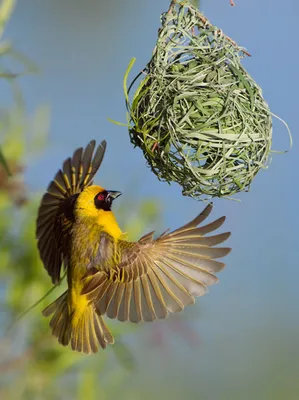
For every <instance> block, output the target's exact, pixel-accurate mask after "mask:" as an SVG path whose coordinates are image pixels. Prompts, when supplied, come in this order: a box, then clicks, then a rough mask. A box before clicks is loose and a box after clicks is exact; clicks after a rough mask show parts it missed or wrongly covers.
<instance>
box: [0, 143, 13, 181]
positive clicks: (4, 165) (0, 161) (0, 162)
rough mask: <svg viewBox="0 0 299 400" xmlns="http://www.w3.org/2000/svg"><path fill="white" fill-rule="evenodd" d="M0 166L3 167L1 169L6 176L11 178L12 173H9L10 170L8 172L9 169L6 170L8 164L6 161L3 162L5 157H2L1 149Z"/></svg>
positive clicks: (0, 151)
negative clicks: (3, 169)
mask: <svg viewBox="0 0 299 400" xmlns="http://www.w3.org/2000/svg"><path fill="white" fill-rule="evenodd" d="M0 164H2V165H3V167H4V168H5V170H6V172H7V174H8V175H9V176H12V173H11V172H10V170H9V168H8V164H7V162H6V160H5V157H4V155H3V153H2V150H1V149H0Z"/></svg>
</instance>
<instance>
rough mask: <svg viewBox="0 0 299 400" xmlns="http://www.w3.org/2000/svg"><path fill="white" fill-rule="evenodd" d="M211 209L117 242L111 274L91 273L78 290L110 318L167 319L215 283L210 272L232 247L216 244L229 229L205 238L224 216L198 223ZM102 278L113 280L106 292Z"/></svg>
mask: <svg viewBox="0 0 299 400" xmlns="http://www.w3.org/2000/svg"><path fill="white" fill-rule="evenodd" d="M211 210H212V205H211V204H210V205H208V206H207V207H206V208H205V210H203V212H202V213H200V214H199V215H198V216H197V217H196V218H194V219H193V220H192V221H191V222H189V223H187V224H185V225H184V226H182V227H181V228H178V229H176V230H175V231H173V232H170V233H167V232H165V233H163V234H162V235H161V236H160V237H158V238H157V239H156V240H154V239H153V232H151V233H150V234H147V235H144V236H143V237H142V238H141V239H140V240H139V241H138V242H136V243H130V242H126V241H120V242H119V243H118V246H119V249H118V251H119V259H120V262H119V263H118V265H115V268H112V270H113V273H111V274H110V275H109V273H108V274H107V275H105V274H104V272H103V271H99V272H97V273H95V275H94V276H93V277H92V278H91V280H90V281H89V282H88V283H86V285H85V287H84V288H83V291H82V293H85V294H87V295H88V297H89V299H90V300H91V301H94V302H95V303H96V304H98V307H99V308H100V310H101V312H102V313H105V312H106V314H107V316H108V317H110V318H118V319H119V320H121V321H127V320H129V321H131V322H140V321H152V320H154V319H160V318H166V317H167V316H168V314H169V313H175V312H178V311H181V310H183V309H184V307H185V306H186V305H188V304H193V303H194V302H195V297H197V296H202V295H204V294H205V293H206V292H207V290H208V286H210V285H213V284H215V283H216V282H217V281H218V278H217V277H216V276H215V275H214V274H215V273H217V272H219V271H221V270H222V269H223V268H224V266H225V265H224V263H222V262H219V261H216V259H218V258H221V257H224V256H226V255H227V254H228V253H229V252H230V250H231V249H230V248H228V247H214V246H216V245H219V244H221V243H223V242H225V241H226V240H227V239H228V238H229V236H230V233H229V232H226V233H221V234H215V235H211V236H205V235H206V234H208V233H211V232H214V231H215V230H217V229H218V228H219V227H221V226H222V224H223V223H224V221H225V217H222V218H218V219H216V220H215V221H213V222H211V223H208V224H206V225H204V226H200V227H198V224H200V223H202V222H203V221H205V219H206V218H207V217H208V215H209V214H210V213H211ZM95 267H96V270H99V269H100V268H99V266H95ZM110 272H111V271H110ZM105 280H106V281H109V282H111V281H113V282H114V283H113V284H112V286H111V287H110V288H109V290H108V289H106V286H105V283H103V282H105ZM112 288H113V289H112Z"/></svg>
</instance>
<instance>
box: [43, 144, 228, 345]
mask: <svg viewBox="0 0 299 400" xmlns="http://www.w3.org/2000/svg"><path fill="white" fill-rule="evenodd" d="M95 149H96V150H95ZM105 150H106V142H105V141H103V142H102V143H101V144H100V145H99V146H98V147H97V148H96V143H95V141H94V140H92V141H91V142H90V143H89V144H88V145H87V147H86V148H85V149H84V150H83V148H79V149H77V150H76V151H75V152H74V154H73V156H72V158H68V159H67V160H65V162H64V163H63V167H62V169H61V170H59V171H58V172H57V174H56V175H55V178H54V180H53V181H52V182H51V183H50V185H49V186H48V189H47V192H46V193H45V194H44V196H43V198H42V200H41V204H40V208H39V212H38V218H37V229H36V236H37V239H38V249H39V252H40V257H41V259H42V261H43V264H44V266H45V268H46V270H47V271H48V273H49V275H50V276H51V278H52V281H53V283H54V284H57V283H59V282H60V280H61V279H62V277H61V268H62V265H64V268H65V269H66V270H67V282H68V290H67V291H66V292H65V293H63V294H62V295H61V296H60V297H59V298H58V299H57V300H55V301H54V302H53V303H52V304H50V305H49V306H48V307H47V308H46V309H45V310H44V311H43V315H44V316H50V315H52V314H54V315H53V316H52V319H51V321H50V326H51V328H52V332H53V335H55V336H56V337H57V338H58V341H59V342H60V343H61V344H62V345H64V346H66V345H68V344H69V343H70V344H71V347H72V349H73V350H77V351H83V352H85V353H95V352H97V351H98V350H99V348H100V347H102V348H105V347H106V346H107V344H113V343H114V338H113V336H112V334H111V332H110V331H109V328H108V327H107V325H106V323H105V321H104V319H103V316H104V315H106V316H107V317H109V318H117V319H118V320H120V321H131V322H140V321H153V320H155V319H159V318H166V317H167V316H168V315H169V314H170V313H175V312H178V311H181V310H183V309H184V307H185V306H186V305H188V304H193V303H194V302H195V300H194V297H196V296H201V295H203V294H205V293H206V291H207V286H208V285H211V284H213V283H216V282H217V280H218V279H217V278H216V277H215V275H214V273H216V272H218V271H220V270H222V268H223V267H224V264H223V263H221V262H219V261H216V259H217V258H220V257H223V256H225V255H226V254H228V253H229V251H230V248H226V247H214V246H215V245H218V244H220V243H222V242H224V241H225V240H226V239H227V238H228V237H229V235H230V233H228V232H227V233H222V234H216V235H214V236H205V235H206V234H207V233H210V232H214V231H215V230H216V229H218V228H219V227H220V226H221V225H222V224H223V222H224V220H225V217H222V218H219V219H217V220H216V221H214V222H212V223H209V224H207V225H204V226H201V227H198V225H199V224H201V223H202V222H203V221H204V220H205V219H206V218H207V217H208V215H209V214H210V212H211V209H212V205H208V206H207V207H206V208H205V209H204V211H203V212H202V213H201V214H199V215H198V216H197V217H196V218H194V219H193V220H192V221H191V222H189V223H188V224H186V225H184V226H182V227H181V228H179V229H177V230H175V231H173V232H171V233H167V232H164V233H163V234H162V235H161V236H159V237H158V238H157V239H154V238H153V233H154V232H151V233H148V234H147V235H145V236H143V237H142V238H141V239H140V240H139V241H138V242H129V241H127V240H126V238H125V236H124V234H123V233H122V231H121V229H120V228H119V226H118V224H117V221H116V218H115V216H114V214H113V212H112V211H111V206H112V202H113V201H114V200H115V199H116V198H117V197H118V196H119V195H120V194H121V193H120V192H118V191H111V190H105V189H104V188H102V187H101V186H95V185H93V182H92V179H93V178H94V175H95V174H96V172H97V170H98V169H99V167H100V165H101V163H102V160H103V157H104V153H105Z"/></svg>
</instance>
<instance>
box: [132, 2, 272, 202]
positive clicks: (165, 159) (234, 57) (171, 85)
mask: <svg viewBox="0 0 299 400" xmlns="http://www.w3.org/2000/svg"><path fill="white" fill-rule="evenodd" d="M161 22H162V25H161V28H160V30H159V32H158V40H157V43H156V47H155V49H154V52H153V55H152V58H151V60H150V62H149V63H148V64H147V66H146V68H145V69H144V71H142V73H141V74H139V75H138V76H137V77H136V78H135V79H134V80H133V81H132V83H131V85H130V86H129V90H128V92H127V93H126V97H127V107H128V112H129V120H130V126H129V133H130V138H131V142H132V143H133V144H134V145H135V146H138V147H140V148H141V149H142V151H143V153H144V156H145V158H146V160H147V162H148V164H149V166H150V167H151V169H152V171H153V172H154V173H155V174H156V175H157V177H158V178H159V179H160V180H164V181H167V182H177V183H178V184H180V185H181V187H182V189H183V194H184V195H188V196H191V197H195V198H197V199H202V198H203V197H202V196H204V197H205V198H211V197H215V196H218V197H223V196H226V197H229V196H231V195H233V194H234V193H237V192H240V191H248V189H249V186H250V184H251V182H252V180H253V178H254V177H255V175H256V174H257V172H258V171H259V170H260V169H261V168H263V167H265V166H266V165H267V160H268V155H269V152H270V147H271V138H272V117H271V112H270V110H269V107H268V105H267V103H266V102H265V100H264V99H263V96H262V92H261V89H260V87H259V86H258V85H257V84H256V82H255V81H254V80H253V79H252V78H251V77H250V75H249V74H248V73H247V72H246V70H245V69H244V68H243V66H242V65H241V59H242V58H243V57H244V56H245V55H246V54H248V53H246V51H245V50H244V49H242V48H240V47H238V46H237V45H236V44H235V43H234V42H233V41H232V40H231V39H230V38H228V37H226V36H225V35H224V34H223V33H222V31H220V30H219V29H218V28H216V27H215V26H213V25H212V24H211V23H210V22H209V21H208V20H207V19H206V18H205V17H204V16H203V14H201V13H200V12H199V11H198V10H197V9H196V8H195V7H194V6H193V5H192V4H191V3H189V2H188V1H184V2H179V1H172V3H171V6H170V8H169V10H168V12H166V13H164V14H162V16H161ZM131 66H132V65H131ZM130 68H131V67H130ZM128 73H129V70H128V71H127V74H126V79H127V76H128ZM140 77H142V79H139V78H140ZM138 79H139V85H138V87H137V89H136V90H135V93H134V95H133V97H132V101H131V102H130V101H129V97H128V95H129V94H130V92H131V91H132V89H133V87H134V84H136V82H138ZM125 87H126V85H125Z"/></svg>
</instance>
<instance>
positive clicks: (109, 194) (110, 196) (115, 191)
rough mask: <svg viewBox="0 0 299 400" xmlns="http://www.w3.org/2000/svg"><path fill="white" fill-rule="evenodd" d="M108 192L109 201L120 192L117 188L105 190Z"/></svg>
mask: <svg viewBox="0 0 299 400" xmlns="http://www.w3.org/2000/svg"><path fill="white" fill-rule="evenodd" d="M107 193H108V196H107V197H108V199H109V198H110V199H111V201H113V200H115V199H116V198H117V197H119V196H120V195H121V194H122V193H121V192H118V191H117V190H107Z"/></svg>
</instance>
